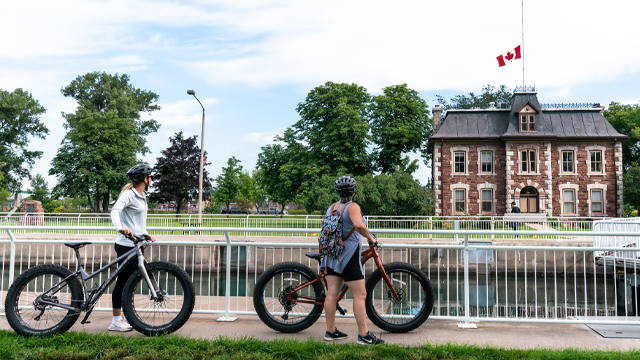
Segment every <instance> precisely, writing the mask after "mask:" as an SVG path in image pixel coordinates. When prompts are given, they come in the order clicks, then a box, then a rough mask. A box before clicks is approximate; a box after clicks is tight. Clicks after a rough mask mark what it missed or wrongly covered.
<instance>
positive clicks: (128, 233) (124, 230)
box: [118, 228, 133, 239]
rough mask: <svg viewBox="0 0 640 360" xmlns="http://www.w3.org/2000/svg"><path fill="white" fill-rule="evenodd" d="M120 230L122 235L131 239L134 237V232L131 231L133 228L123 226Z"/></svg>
mask: <svg viewBox="0 0 640 360" xmlns="http://www.w3.org/2000/svg"><path fill="white" fill-rule="evenodd" d="M118 232H119V233H120V234H122V235H124V237H126V238H127V239H131V238H132V237H133V232H131V230H129V229H127V228H122V229H120V230H118Z"/></svg>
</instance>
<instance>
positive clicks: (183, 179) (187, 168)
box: [149, 131, 211, 214]
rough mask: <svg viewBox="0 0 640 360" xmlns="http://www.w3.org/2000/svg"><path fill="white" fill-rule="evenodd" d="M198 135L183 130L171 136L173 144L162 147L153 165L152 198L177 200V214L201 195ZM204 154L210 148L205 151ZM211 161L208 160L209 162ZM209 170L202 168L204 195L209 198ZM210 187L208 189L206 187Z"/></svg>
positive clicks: (166, 200)
mask: <svg viewBox="0 0 640 360" xmlns="http://www.w3.org/2000/svg"><path fill="white" fill-rule="evenodd" d="M197 138H198V137H197V135H194V136H192V137H188V138H185V137H184V135H183V134H182V131H180V132H178V133H176V134H175V135H174V136H172V137H170V138H169V141H170V142H171V146H169V147H168V148H166V149H165V150H162V151H161V152H160V153H161V154H162V156H160V157H159V158H157V159H156V165H155V166H154V168H153V180H154V181H153V189H154V191H153V192H152V193H151V194H149V199H150V200H151V201H157V202H175V204H176V214H180V209H182V207H183V205H186V203H187V201H189V200H190V199H195V198H197V197H198V189H199V187H200V179H199V176H200V147H199V146H198V142H197ZM204 153H205V158H206V154H207V152H206V151H205V152H204ZM209 164H210V163H205V165H209ZM209 189H211V181H210V179H209V173H208V172H207V170H206V169H204V168H203V171H202V190H203V191H202V198H203V199H207V198H209V191H208V190H209ZM205 190H207V191H205Z"/></svg>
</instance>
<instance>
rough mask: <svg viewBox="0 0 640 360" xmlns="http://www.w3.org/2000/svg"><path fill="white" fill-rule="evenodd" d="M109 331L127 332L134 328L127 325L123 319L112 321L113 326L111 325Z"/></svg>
mask: <svg viewBox="0 0 640 360" xmlns="http://www.w3.org/2000/svg"><path fill="white" fill-rule="evenodd" d="M109 330H110V331H121V332H126V331H131V330H133V328H132V327H131V325H129V324H128V323H127V321H126V320H124V319H122V318H121V319H119V320H116V321H111V325H109Z"/></svg>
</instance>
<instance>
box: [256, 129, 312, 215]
mask: <svg viewBox="0 0 640 360" xmlns="http://www.w3.org/2000/svg"><path fill="white" fill-rule="evenodd" d="M276 141H278V142H283V143H284V144H279V143H276V144H273V145H267V146H263V147H262V152H261V153H260V154H259V155H258V163H257V166H258V169H259V170H260V171H261V175H260V177H259V182H258V185H259V186H261V187H262V188H263V189H264V192H265V193H266V195H267V196H268V197H269V200H272V201H274V202H277V203H278V204H281V205H282V210H283V211H282V212H281V214H282V213H283V212H284V207H285V204H287V203H290V202H293V201H296V199H298V198H299V197H301V196H302V195H303V194H305V193H306V192H307V191H308V189H309V188H310V187H311V185H312V184H313V183H314V181H315V180H316V179H317V178H318V176H319V174H320V167H318V166H317V165H316V164H317V163H316V162H315V159H313V155H312V154H310V153H309V151H308V148H307V147H306V146H304V145H303V144H301V143H299V142H298V141H297V140H296V138H295V136H294V133H293V130H292V129H291V128H289V129H287V130H286V131H285V132H284V135H283V137H280V136H276Z"/></svg>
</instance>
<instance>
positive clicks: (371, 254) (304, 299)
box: [288, 244, 401, 306]
mask: <svg viewBox="0 0 640 360" xmlns="http://www.w3.org/2000/svg"><path fill="white" fill-rule="evenodd" d="M376 246H377V244H376V245H373V246H370V247H369V248H368V249H367V250H364V251H363V252H362V259H361V260H360V262H361V263H362V265H364V264H365V263H366V262H367V261H368V260H369V259H371V258H373V260H374V263H375V264H376V268H378V270H380V272H381V273H382V278H383V279H384V282H385V283H386V284H387V286H388V287H389V289H390V290H391V294H392V295H393V298H394V299H396V300H398V301H400V300H401V299H400V296H399V295H398V293H397V292H396V289H395V288H394V287H393V286H392V284H391V279H389V275H387V272H386V271H384V265H383V264H382V261H381V260H380V255H378V251H376ZM326 277H327V273H326V272H325V271H324V270H320V274H319V275H318V277H317V278H315V279H313V280H311V281H305V282H303V283H302V284H300V285H298V286H296V287H295V288H293V290H292V291H291V293H290V294H289V297H288V300H289V301H291V302H298V303H304V304H313V305H322V306H324V299H322V301H318V299H315V298H312V297H309V296H302V295H298V297H297V298H296V299H293V298H291V294H293V293H297V292H298V291H299V290H301V289H304V288H305V287H307V286H309V285H311V284H313V283H315V282H316V281H321V280H322V281H324V286H325V289H327V288H328V285H327V279H326ZM347 290H348V287H347V284H344V285H342V289H341V290H340V294H339V295H338V300H337V301H336V303H337V302H340V300H342V298H343V297H344V296H345V295H346V293H347Z"/></svg>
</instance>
